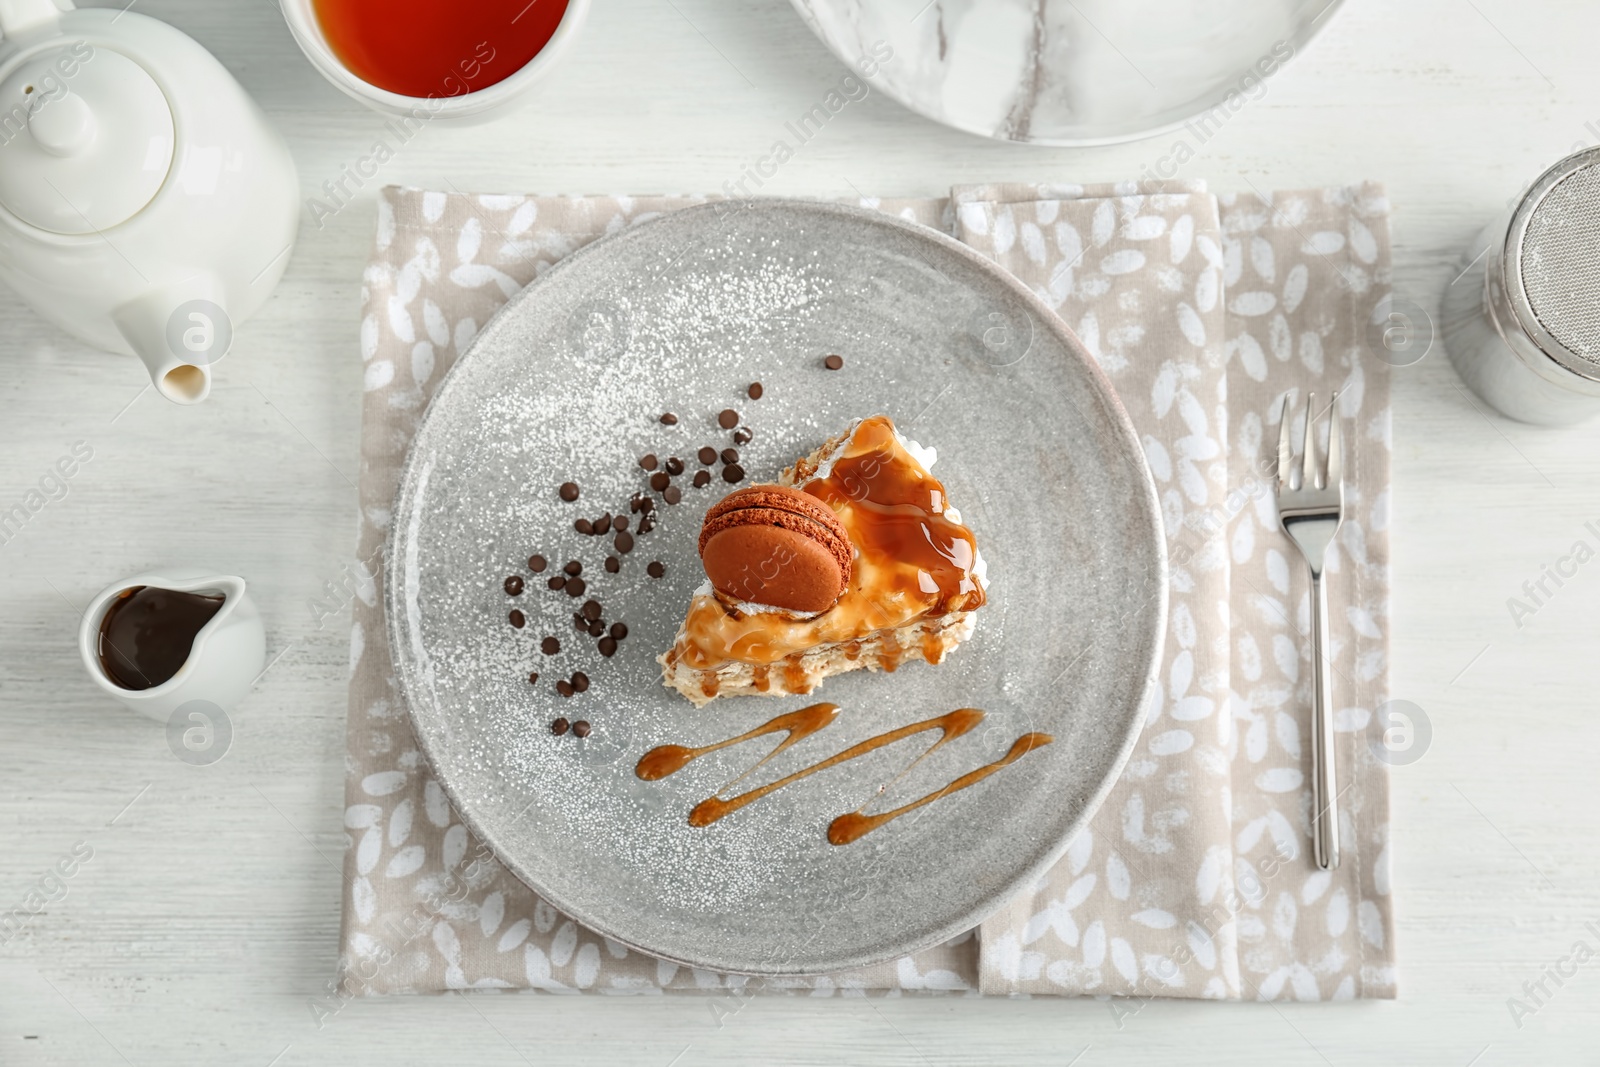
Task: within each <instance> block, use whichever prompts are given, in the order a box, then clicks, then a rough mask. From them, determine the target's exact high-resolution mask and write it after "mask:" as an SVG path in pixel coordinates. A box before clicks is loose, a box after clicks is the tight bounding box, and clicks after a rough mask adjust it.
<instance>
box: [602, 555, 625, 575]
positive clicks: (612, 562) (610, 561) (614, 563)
mask: <svg viewBox="0 0 1600 1067" xmlns="http://www.w3.org/2000/svg"><path fill="white" fill-rule="evenodd" d="M621 569H622V561H621V560H620V559H618V558H617V557H616V556H607V557H606V573H607V574H615V573H617V572H618V571H620V570H621Z"/></svg>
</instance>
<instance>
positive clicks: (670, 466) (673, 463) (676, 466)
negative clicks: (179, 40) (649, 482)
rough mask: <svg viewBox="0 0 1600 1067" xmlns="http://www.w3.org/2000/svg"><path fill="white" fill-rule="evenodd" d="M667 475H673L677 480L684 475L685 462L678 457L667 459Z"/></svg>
mask: <svg viewBox="0 0 1600 1067" xmlns="http://www.w3.org/2000/svg"><path fill="white" fill-rule="evenodd" d="M667 473H668V474H670V475H672V476H673V477H674V478H676V477H677V476H678V475H680V474H682V473H683V460H681V459H679V458H678V457H677V456H671V457H668V459H667Z"/></svg>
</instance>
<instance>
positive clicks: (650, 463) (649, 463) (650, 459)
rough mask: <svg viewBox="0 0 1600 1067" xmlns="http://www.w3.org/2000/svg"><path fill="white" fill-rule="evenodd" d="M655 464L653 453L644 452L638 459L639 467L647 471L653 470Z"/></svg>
mask: <svg viewBox="0 0 1600 1067" xmlns="http://www.w3.org/2000/svg"><path fill="white" fill-rule="evenodd" d="M656 463H657V460H656V454H655V453H654V452H646V453H645V454H644V455H642V456H640V457H639V466H641V467H643V468H644V469H645V470H647V471H653V470H655V469H656Z"/></svg>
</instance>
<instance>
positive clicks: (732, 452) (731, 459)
mask: <svg viewBox="0 0 1600 1067" xmlns="http://www.w3.org/2000/svg"><path fill="white" fill-rule="evenodd" d="M722 462H724V463H737V462H739V450H738V449H737V448H724V449H723V450H722Z"/></svg>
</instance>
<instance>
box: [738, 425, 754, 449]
mask: <svg viewBox="0 0 1600 1067" xmlns="http://www.w3.org/2000/svg"><path fill="white" fill-rule="evenodd" d="M755 435H756V432H755V431H754V430H752V429H751V428H750V427H748V426H741V427H739V428H738V429H737V430H735V431H733V443H734V444H736V445H747V444H749V443H750V440H751V438H753V437H755Z"/></svg>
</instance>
